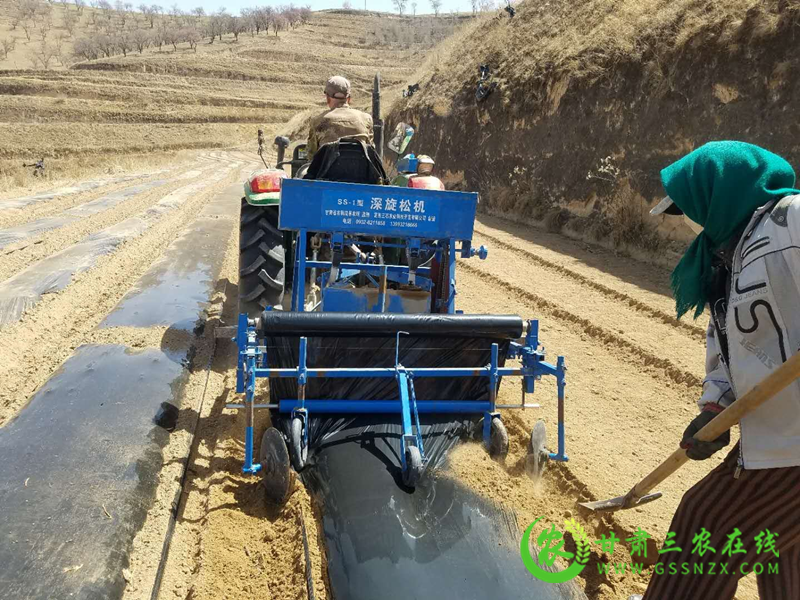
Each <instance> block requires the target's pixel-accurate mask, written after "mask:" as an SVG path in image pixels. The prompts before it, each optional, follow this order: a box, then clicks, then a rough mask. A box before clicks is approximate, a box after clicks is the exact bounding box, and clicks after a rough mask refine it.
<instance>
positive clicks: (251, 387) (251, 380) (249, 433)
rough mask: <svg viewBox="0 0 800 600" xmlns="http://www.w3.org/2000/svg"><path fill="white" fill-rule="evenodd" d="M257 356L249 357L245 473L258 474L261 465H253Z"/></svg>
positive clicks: (252, 353) (250, 355)
mask: <svg viewBox="0 0 800 600" xmlns="http://www.w3.org/2000/svg"><path fill="white" fill-rule="evenodd" d="M255 370H256V354H255V352H249V353H248V355H247V383H246V386H245V405H246V406H247V425H246V427H245V438H244V465H243V466H242V472H243V473H258V472H259V471H260V470H261V465H260V464H253V420H254V415H253V400H254V398H255V394H256V376H255Z"/></svg>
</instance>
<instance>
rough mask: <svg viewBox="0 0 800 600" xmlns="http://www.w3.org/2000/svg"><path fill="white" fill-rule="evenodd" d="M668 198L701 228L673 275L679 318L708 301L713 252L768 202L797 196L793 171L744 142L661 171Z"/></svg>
mask: <svg viewBox="0 0 800 600" xmlns="http://www.w3.org/2000/svg"><path fill="white" fill-rule="evenodd" d="M661 182H662V183H663V185H664V189H665V190H666V192H667V194H668V195H669V197H670V198H671V199H672V201H673V202H674V203H675V204H676V205H677V206H678V208H680V209H681V210H682V211H683V212H684V214H685V215H686V216H687V217H689V218H690V219H691V220H692V221H694V222H695V223H699V224H700V225H702V226H703V227H704V229H703V232H702V233H701V234H700V235H698V236H697V239H696V240H695V241H694V242H692V245H691V246H689V248H688V249H687V250H686V253H685V254H684V255H683V258H682V259H681V261H680V262H679V263H678V266H676V267H675V270H674V271H673V272H672V291H673V294H674V296H675V307H676V310H677V311H678V318H680V317H681V316H683V314H684V313H686V312H687V311H689V309H691V308H694V309H695V311H694V318H695V319H696V318H697V317H699V316H700V315H701V314H702V313H703V309H704V308H705V305H706V303H707V301H708V289H707V286H708V285H709V283H710V281H711V261H712V258H713V256H714V251H715V250H717V249H719V248H720V247H722V246H724V245H725V244H726V243H727V242H728V241H729V239H730V237H731V236H732V235H733V234H734V233H736V232H737V231H738V230H739V229H741V228H742V227H744V226H745V225H746V224H747V222H748V221H749V220H750V218H751V217H752V215H753V212H755V210H756V209H757V208H758V207H760V206H763V205H765V204H766V203H767V202H769V201H770V200H775V199H779V198H782V197H783V196H788V195H789V194H797V193H800V192H798V190H795V189H792V188H793V186H794V182H795V174H794V169H792V167H791V165H789V163H788V162H786V161H785V160H784V159H782V158H781V157H780V156H778V155H777V154H773V153H772V152H768V151H767V150H764V149H763V148H759V147H758V146H754V145H752V144H746V143H744V142H711V143H708V144H705V145H704V146H701V147H700V148H698V149H697V150H695V151H694V152H691V153H690V154H687V155H686V156H684V157H683V158H682V159H680V160H679V161H677V162H674V163H672V164H671V165H670V166H668V167H667V168H666V169H664V170H663V171H661Z"/></svg>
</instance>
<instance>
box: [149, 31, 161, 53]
mask: <svg viewBox="0 0 800 600" xmlns="http://www.w3.org/2000/svg"><path fill="white" fill-rule="evenodd" d="M150 43H151V44H152V45H154V46H158V49H159V50H161V47H162V46H163V45H164V30H163V29H161V28H158V29H155V30H153V31H151V32H150Z"/></svg>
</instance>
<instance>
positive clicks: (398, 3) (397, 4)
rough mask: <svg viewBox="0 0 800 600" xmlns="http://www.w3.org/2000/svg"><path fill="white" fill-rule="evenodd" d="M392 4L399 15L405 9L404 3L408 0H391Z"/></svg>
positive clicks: (401, 14)
mask: <svg viewBox="0 0 800 600" xmlns="http://www.w3.org/2000/svg"><path fill="white" fill-rule="evenodd" d="M392 4H393V5H394V9H395V10H396V11H397V14H399V15H400V16H401V17H402V16H403V13H404V12H405V10H406V4H408V0H392Z"/></svg>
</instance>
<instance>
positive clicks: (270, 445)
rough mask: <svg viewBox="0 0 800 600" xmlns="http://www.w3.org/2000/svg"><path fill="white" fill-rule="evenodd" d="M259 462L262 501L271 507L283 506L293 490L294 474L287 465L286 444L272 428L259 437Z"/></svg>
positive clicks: (287, 453)
mask: <svg viewBox="0 0 800 600" xmlns="http://www.w3.org/2000/svg"><path fill="white" fill-rule="evenodd" d="M259 460H260V462H261V478H262V481H263V482H264V500H265V501H266V502H267V504H270V505H273V506H276V505H277V506H283V505H284V504H285V503H286V500H288V498H289V496H290V495H291V494H292V491H293V490H294V482H295V474H294V471H292V467H291V464H290V463H289V451H288V450H287V449H286V442H285V441H284V440H283V436H282V435H281V433H280V431H278V430H277V429H275V428H274V427H269V428H268V429H267V430H266V431H265V432H264V435H263V436H262V437H261V448H260V451H259Z"/></svg>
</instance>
